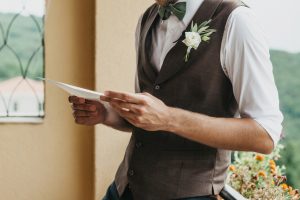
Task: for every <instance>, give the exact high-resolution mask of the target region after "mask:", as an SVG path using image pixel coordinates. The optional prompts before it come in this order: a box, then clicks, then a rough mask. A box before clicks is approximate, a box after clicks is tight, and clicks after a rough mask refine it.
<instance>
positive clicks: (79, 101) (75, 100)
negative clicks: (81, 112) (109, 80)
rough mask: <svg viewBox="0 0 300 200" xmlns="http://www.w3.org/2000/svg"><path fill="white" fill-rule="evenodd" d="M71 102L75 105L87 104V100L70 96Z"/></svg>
mask: <svg viewBox="0 0 300 200" xmlns="http://www.w3.org/2000/svg"><path fill="white" fill-rule="evenodd" d="M69 102H70V103H74V104H83V103H85V99H84V98H80V97H76V96H69Z"/></svg>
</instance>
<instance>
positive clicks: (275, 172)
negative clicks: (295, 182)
mask: <svg viewBox="0 0 300 200" xmlns="http://www.w3.org/2000/svg"><path fill="white" fill-rule="evenodd" d="M282 149H283V146H282V145H278V147H277V148H276V149H275V151H274V152H273V153H272V154H270V155H267V156H265V155H261V154H255V153H246V152H240V153H238V152H236V153H235V154H234V158H235V161H234V162H233V164H232V165H231V166H230V167H229V176H228V184H229V185H230V186H231V187H233V188H234V189H235V190H237V191H238V192H239V193H240V194H241V195H243V196H244V197H245V198H248V199H255V200H298V199H300V195H299V192H298V190H295V189H293V188H292V187H291V186H288V185H287V183H286V181H287V178H286V177H285V176H284V171H285V167H284V166H278V165H276V161H278V159H279V158H280V151H281V150H282Z"/></svg>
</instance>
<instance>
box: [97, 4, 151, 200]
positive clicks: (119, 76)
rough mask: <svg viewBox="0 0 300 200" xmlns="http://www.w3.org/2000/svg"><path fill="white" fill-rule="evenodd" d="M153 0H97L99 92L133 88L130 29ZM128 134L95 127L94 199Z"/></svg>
mask: <svg viewBox="0 0 300 200" xmlns="http://www.w3.org/2000/svg"><path fill="white" fill-rule="evenodd" d="M153 2H154V0H138V1H133V0H113V1H109V0H97V5H96V38H97V40H96V88H97V90H99V91H104V90H108V89H111V90H117V91H131V92H132V91H133V85H134V74H135V69H136V65H135V50H134V32H135V28H136V24H137V21H138V18H139V17H140V15H141V14H142V13H143V11H144V10H145V9H146V8H147V7H148V6H149V5H151V3H153ZM129 136H130V134H128V133H120V132H117V131H114V130H112V129H109V128H106V127H103V126H98V127H96V137H95V142H96V147H95V159H96V160H95V165H96V174H95V187H96V196H95V199H101V197H102V195H103V193H104V192H105V190H106V188H107V186H108V185H109V184H110V183H111V182H112V181H113V177H114V175H115V172H116V169H117V167H118V165H119V164H120V162H121V159H122V158H123V155H124V151H125V147H126V145H127V143H128V139H129Z"/></svg>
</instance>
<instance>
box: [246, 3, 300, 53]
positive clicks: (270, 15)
mask: <svg viewBox="0 0 300 200" xmlns="http://www.w3.org/2000/svg"><path fill="white" fill-rule="evenodd" d="M244 2H246V3H247V4H248V5H250V7H251V8H252V9H253V10H254V12H255V14H256V16H257V17H258V19H259V20H261V25H262V26H263V28H264V31H265V32H266V34H267V37H268V40H269V44H270V46H271V48H274V49H283V50H286V51H290V52H300V0H244Z"/></svg>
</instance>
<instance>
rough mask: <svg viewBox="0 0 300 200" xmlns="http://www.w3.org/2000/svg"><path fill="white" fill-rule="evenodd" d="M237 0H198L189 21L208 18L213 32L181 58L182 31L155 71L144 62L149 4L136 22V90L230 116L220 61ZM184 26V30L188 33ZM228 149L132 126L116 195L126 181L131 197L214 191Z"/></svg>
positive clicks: (153, 14)
mask: <svg viewBox="0 0 300 200" xmlns="http://www.w3.org/2000/svg"><path fill="white" fill-rule="evenodd" d="M240 5H241V2H240V1H238V0H204V2H203V4H202V5H201V7H200V8H199V10H198V11H197V13H196V14H195V16H194V18H193V20H192V21H193V22H194V23H197V24H200V23H202V22H203V21H206V20H209V19H212V22H211V24H210V28H213V29H216V30H217V32H216V33H214V34H213V35H212V36H211V40H210V41H209V43H204V42H203V43H201V44H200V46H199V48H198V49H197V50H192V52H191V54H190V58H189V60H188V62H185V61H184V56H185V52H186V49H187V47H186V46H185V44H183V43H182V40H183V39H184V33H185V31H184V32H183V34H182V36H181V37H180V38H179V40H178V42H177V44H176V45H175V46H174V47H173V48H172V49H171V50H170V51H169V53H168V54H167V56H166V58H165V60H164V63H163V66H162V68H161V71H160V72H157V71H156V70H155V67H154V66H152V65H151V62H150V61H149V58H150V56H149V52H152V51H149V49H151V31H152V28H153V27H154V25H155V23H157V22H158V20H159V17H158V15H157V11H158V6H157V5H153V6H151V7H150V8H149V9H148V10H147V11H146V12H145V14H144V16H143V19H142V23H141V35H140V43H139V44H140V46H139V55H138V77H139V85H140V88H141V91H143V92H148V93H151V94H152V95H154V96H156V97H157V98H159V99H161V100H162V101H163V102H164V103H165V104H166V105H168V106H172V107H177V108H182V109H185V110H189V111H192V112H196V113H201V114H205V115H209V116H213V117H233V116H234V114H235V112H236V111H237V103H236V101H235V98H234V95H233V90H232V85H231V82H230V80H229V79H228V78H227V77H226V76H225V74H224V72H223V70H222V66H221V63H220V48H221V42H222V37H223V32H224V28H225V25H226V22H227V19H228V17H229V15H230V14H231V12H232V11H233V10H234V9H235V8H236V7H238V6H240ZM190 27H191V26H190V25H189V26H188V27H187V30H186V31H190ZM229 163H230V151H227V150H223V149H215V148H212V147H209V146H206V145H203V144H200V143H196V142H193V141H190V140H187V139H184V138H182V137H179V136H177V135H176V134H174V133H169V132H164V131H156V132H149V131H145V130H142V129H139V128H134V130H133V134H132V137H131V139H130V142H129V145H128V147H127V150H126V154H125V157H124V160H123V162H122V163H121V165H120V167H119V169H118V171H117V174H116V177H115V183H116V186H117V189H118V192H119V194H122V193H123V192H124V189H125V188H126V186H127V185H128V184H129V185H130V188H131V191H132V193H133V196H134V199H135V200H167V199H179V198H186V197H194V196H204V195H211V194H218V193H219V192H220V191H221V190H222V188H223V187H224V181H225V178H226V171H227V168H228V165H229Z"/></svg>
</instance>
